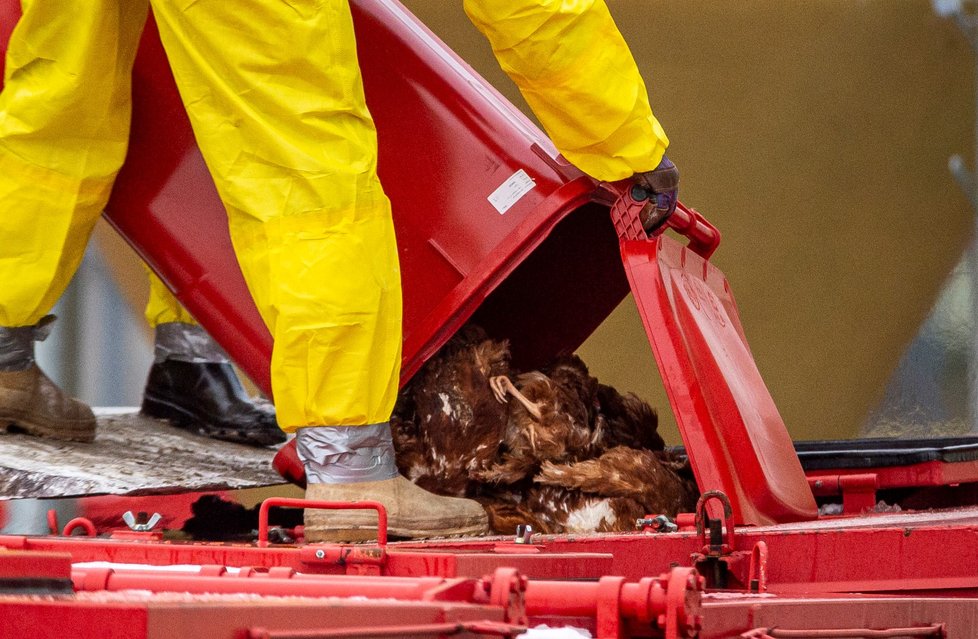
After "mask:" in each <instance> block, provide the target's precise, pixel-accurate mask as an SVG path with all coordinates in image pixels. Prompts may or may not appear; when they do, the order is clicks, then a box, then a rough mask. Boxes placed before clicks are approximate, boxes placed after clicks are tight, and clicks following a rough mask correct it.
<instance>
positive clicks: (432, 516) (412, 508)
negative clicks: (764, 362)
mask: <svg viewBox="0 0 978 639" xmlns="http://www.w3.org/2000/svg"><path fill="white" fill-rule="evenodd" d="M306 499H315V500H322V501H379V502H380V503H382V504H383V505H384V506H385V507H386V508H387V518H388V519H387V532H388V534H389V535H391V536H392V537H441V536H444V535H478V534H481V533H484V532H487V531H488V529H489V520H488V518H487V517H486V512H485V510H483V508H482V506H480V505H479V503H478V502H475V501H472V500H471V499H459V498H458V497H441V496H439V495H434V494H432V493H429V492H428V491H426V490H424V489H423V488H419V487H418V486H416V485H414V484H413V483H411V482H410V481H408V480H407V479H405V478H404V477H402V476H400V475H398V476H397V477H395V478H394V479H387V480H384V481H369V482H358V483H351V484H309V486H308V487H307V488H306ZM305 524H306V526H305V536H306V541H308V542H317V541H330V542H342V541H367V540H370V539H376V538H377V512H376V511H374V510H317V509H312V508H307V509H306V511H305Z"/></svg>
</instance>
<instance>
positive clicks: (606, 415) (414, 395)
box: [392, 326, 697, 534]
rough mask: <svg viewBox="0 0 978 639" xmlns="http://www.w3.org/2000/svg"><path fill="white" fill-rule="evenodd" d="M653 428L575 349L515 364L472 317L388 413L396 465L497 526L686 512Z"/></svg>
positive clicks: (691, 492)
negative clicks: (472, 505)
mask: <svg viewBox="0 0 978 639" xmlns="http://www.w3.org/2000/svg"><path fill="white" fill-rule="evenodd" d="M657 425H658V418H657V415H656V412H655V410H654V409H652V407H650V406H649V405H648V404H646V403H645V402H643V401H642V400H641V399H639V398H638V397H636V396H635V395H632V394H628V395H622V394H620V393H618V392H617V391H616V390H615V389H614V388H611V387H610V386H606V385H604V384H600V383H599V382H598V380H597V379H595V378H594V377H592V376H591V375H590V374H589V372H588V369H587V366H585V364H584V362H582V361H581V359H580V358H578V357H577V356H573V355H568V356H562V357H560V358H558V359H557V361H555V362H553V363H552V364H551V365H549V366H547V367H546V368H544V369H542V370H539V371H532V372H524V373H520V372H518V371H514V370H512V368H511V365H510V351H509V345H508V343H507V342H505V341H497V340H493V339H489V337H488V336H487V335H486V333H485V332H484V331H483V330H481V329H479V328H478V327H475V326H468V327H466V328H464V329H462V330H461V331H460V332H459V333H458V334H457V335H456V336H455V337H454V338H453V339H452V340H451V341H449V343H448V344H446V345H445V346H444V347H443V348H442V349H441V351H439V353H438V354H437V355H436V356H435V357H433V358H432V359H431V360H429V361H428V362H427V363H426V364H425V366H424V368H423V369H422V370H421V371H419V372H418V374H417V375H415V376H414V378H413V379H412V380H411V382H410V383H409V384H408V385H407V386H406V387H405V388H404V389H403V391H402V392H401V395H400V399H399V402H398V406H397V408H396V409H395V414H394V418H393V420H392V426H393V430H394V444H395V448H396V449H397V463H398V466H399V468H400V471H401V473H402V474H404V476H406V477H407V478H408V479H410V480H412V481H414V482H415V483H417V484H418V485H419V486H421V487H423V488H425V489H426V490H429V491H431V492H434V493H438V494H441V495H451V496H456V497H470V498H473V499H476V500H478V501H479V502H480V503H482V504H483V506H484V507H485V508H486V512H487V513H488V514H489V523H490V526H491V527H492V529H493V531H494V532H496V533H499V534H513V533H514V532H515V530H516V526H517V525H519V524H527V525H530V526H532V527H533V530H534V531H535V532H542V533H583V532H618V531H627V530H634V529H635V523H636V520H637V519H639V518H643V517H645V516H646V515H649V514H665V515H668V516H675V514H676V513H677V512H690V511H692V510H693V508H694V506H695V503H696V498H697V491H696V486H695V482H694V481H693V478H692V474H691V473H690V471H689V468H688V466H687V465H686V464H685V463H684V462H680V461H678V460H676V459H674V458H673V457H672V456H671V455H670V454H669V453H668V452H666V451H665V450H664V448H665V447H664V442H663V440H662V438H661V437H660V436H659V434H658V432H657V430H656V429H657Z"/></svg>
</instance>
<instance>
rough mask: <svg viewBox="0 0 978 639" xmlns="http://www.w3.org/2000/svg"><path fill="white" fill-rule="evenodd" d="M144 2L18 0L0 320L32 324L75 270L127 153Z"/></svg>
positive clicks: (1, 204)
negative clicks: (20, 12) (20, 9)
mask: <svg viewBox="0 0 978 639" xmlns="http://www.w3.org/2000/svg"><path fill="white" fill-rule="evenodd" d="M146 6H147V5H146V2H145V0H126V1H125V2H121V1H120V0H85V1H84V2H54V1H52V0H23V2H22V8H23V17H22V18H21V19H20V21H19V22H18V23H17V27H16V28H15V29H14V32H13V34H12V35H11V38H10V44H9V49H8V51H7V58H6V70H5V77H4V88H3V91H2V92H0V282H2V283H3V285H2V286H0V326H11V327H14V326H28V325H32V324H35V323H37V321H38V320H39V319H40V318H41V317H42V316H44V315H45V314H46V313H47V312H48V311H50V310H51V307H52V306H54V303H55V302H56V301H57V300H58V298H59V297H60V296H61V294H62V293H63V292H64V289H65V287H66V286H67V284H68V282H69V280H70V279H71V277H72V275H73V274H74V272H75V270H76V269H77V268H78V264H79V263H80V262H81V259H82V256H83V255H84V252H85V246H86V245H87V243H88V238H89V236H90V235H91V231H92V227H93V225H94V223H95V220H96V219H98V216H99V214H100V213H101V211H102V208H103V207H104V206H105V203H106V201H107V200H108V197H109V192H110V190H111V188H112V182H113V180H114V179H115V175H116V173H117V172H118V170H119V167H120V166H121V165H122V161H123V159H124V158H125V154H126V142H127V139H128V134H129V119H130V117H129V116H130V78H131V75H132V64H133V60H134V58H135V54H136V45H137V43H138V41H139V35H140V33H141V32H142V27H143V24H144V22H145V19H146Z"/></svg>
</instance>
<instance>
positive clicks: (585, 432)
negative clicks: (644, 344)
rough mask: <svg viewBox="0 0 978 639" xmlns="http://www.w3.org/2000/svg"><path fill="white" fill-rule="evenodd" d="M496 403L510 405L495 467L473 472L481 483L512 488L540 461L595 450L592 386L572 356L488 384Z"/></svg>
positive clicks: (575, 457)
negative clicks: (497, 401)
mask: <svg viewBox="0 0 978 639" xmlns="http://www.w3.org/2000/svg"><path fill="white" fill-rule="evenodd" d="M490 384H491V385H492V389H493V392H494V393H495V395H496V398H497V399H498V400H499V401H500V402H509V401H510V398H512V399H513V400H515V401H513V402H512V403H513V406H512V408H511V410H510V411H509V421H508V422H507V425H506V431H505V434H504V436H503V445H502V446H501V447H500V456H499V463H497V464H495V465H493V466H492V467H490V468H489V469H488V470H487V471H485V472H482V473H480V474H479V478H480V479H482V480H483V481H486V482H492V483H497V484H515V483H517V482H519V481H521V480H523V479H525V478H527V477H529V476H532V475H533V474H534V473H535V472H536V471H537V469H538V468H539V467H540V464H541V463H542V462H544V461H548V460H549V461H555V462H561V461H575V460H579V459H585V458H587V457H589V456H591V455H592V454H593V453H594V451H595V450H596V446H597V442H596V437H597V436H598V435H600V433H597V432H596V431H595V430H594V428H593V423H594V415H595V408H596V402H597V392H598V382H597V380H596V379H594V378H593V377H591V375H590V374H589V372H588V369H587V366H586V365H585V364H584V362H583V361H581V359H580V358H579V357H577V356H576V355H570V356H564V357H561V358H559V359H558V360H557V361H556V362H554V364H552V365H551V366H548V367H547V368H545V369H543V370H541V371H533V372H530V373H524V374H522V375H519V376H517V377H516V381H515V383H514V382H513V381H511V380H510V379H509V377H506V376H498V377H494V378H492V379H491V380H490Z"/></svg>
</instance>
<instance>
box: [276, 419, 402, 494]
mask: <svg viewBox="0 0 978 639" xmlns="http://www.w3.org/2000/svg"><path fill="white" fill-rule="evenodd" d="M295 443H296V450H297V452H298V453H299V459H300V460H302V465H303V466H304V467H305V469H306V481H307V482H308V483H310V484H350V483H354V482H364V481H383V480H385V479H393V478H394V477H397V463H396V461H395V458H394V442H393V440H392V439H391V426H390V423H389V422H383V423H381V424H370V425H369V426H313V427H309V428H300V429H299V430H298V431H296V435H295Z"/></svg>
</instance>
